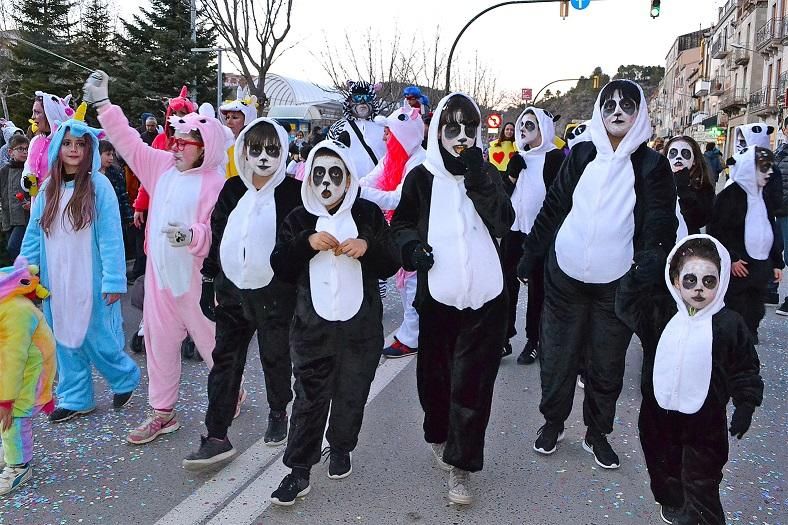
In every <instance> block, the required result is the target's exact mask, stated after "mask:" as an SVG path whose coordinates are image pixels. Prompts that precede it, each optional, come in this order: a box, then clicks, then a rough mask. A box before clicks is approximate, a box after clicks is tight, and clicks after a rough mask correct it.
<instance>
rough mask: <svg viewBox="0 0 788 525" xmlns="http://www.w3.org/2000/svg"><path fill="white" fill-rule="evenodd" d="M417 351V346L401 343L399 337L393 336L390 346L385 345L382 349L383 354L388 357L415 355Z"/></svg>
mask: <svg viewBox="0 0 788 525" xmlns="http://www.w3.org/2000/svg"><path fill="white" fill-rule="evenodd" d="M418 351H419V349H418V348H411V347H409V346H408V345H405V344H402V343H401V342H400V341H399V339H397V338H396V337H395V338H394V342H393V343H391V346H387V347H386V348H384V349H383V355H384V356H385V357H387V358H389V359H397V358H398V357H408V356H409V355H416V353H417V352H418Z"/></svg>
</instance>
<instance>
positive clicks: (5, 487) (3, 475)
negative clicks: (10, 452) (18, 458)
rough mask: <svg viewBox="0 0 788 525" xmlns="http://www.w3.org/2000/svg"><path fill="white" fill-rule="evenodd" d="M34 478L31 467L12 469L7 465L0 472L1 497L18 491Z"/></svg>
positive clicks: (21, 466) (23, 466) (22, 466)
mask: <svg viewBox="0 0 788 525" xmlns="http://www.w3.org/2000/svg"><path fill="white" fill-rule="evenodd" d="M32 477H33V469H32V468H30V465H20V466H16V467H12V466H11V465H6V466H5V467H4V468H3V471H2V472H0V496H3V495H5V494H8V493H9V492H11V491H13V490H16V489H18V488H19V487H20V486H21V485H22V484H23V483H26V482H27V481H29V480H30V478H32Z"/></svg>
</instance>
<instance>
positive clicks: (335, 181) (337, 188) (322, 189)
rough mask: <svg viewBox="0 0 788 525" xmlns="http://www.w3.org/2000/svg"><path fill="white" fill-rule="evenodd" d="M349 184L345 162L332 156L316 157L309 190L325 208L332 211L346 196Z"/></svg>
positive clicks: (310, 176)
mask: <svg viewBox="0 0 788 525" xmlns="http://www.w3.org/2000/svg"><path fill="white" fill-rule="evenodd" d="M349 184H350V178H349V176H348V172H347V167H346V166H345V163H344V162H342V161H341V160H340V159H338V158H336V157H333V156H330V155H321V156H318V157H315V159H314V161H313V162H312V173H310V174H309V189H310V190H312V193H314V194H315V196H316V197H317V198H318V200H319V201H320V202H321V203H323V206H325V207H326V208H327V209H329V210H330V209H332V208H333V207H334V206H335V205H336V204H337V203H339V202H340V201H341V200H342V197H344V196H345V192H346V191H347V188H348V185H349Z"/></svg>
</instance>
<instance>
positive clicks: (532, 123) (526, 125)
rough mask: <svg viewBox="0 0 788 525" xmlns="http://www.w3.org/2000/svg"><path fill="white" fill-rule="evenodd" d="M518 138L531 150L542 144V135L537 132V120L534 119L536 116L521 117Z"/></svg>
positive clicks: (529, 114)
mask: <svg viewBox="0 0 788 525" xmlns="http://www.w3.org/2000/svg"><path fill="white" fill-rule="evenodd" d="M520 138H521V139H522V141H523V144H528V145H529V146H530V147H532V148H536V147H538V146H539V145H540V144H541V143H542V133H541V131H540V130H539V119H537V118H536V115H533V114H531V113H528V114H527V115H525V116H524V117H523V121H522V124H521V127H520Z"/></svg>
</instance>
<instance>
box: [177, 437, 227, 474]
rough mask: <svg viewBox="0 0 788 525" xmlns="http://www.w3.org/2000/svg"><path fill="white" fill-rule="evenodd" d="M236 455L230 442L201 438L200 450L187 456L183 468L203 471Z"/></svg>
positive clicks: (225, 439)
mask: <svg viewBox="0 0 788 525" xmlns="http://www.w3.org/2000/svg"><path fill="white" fill-rule="evenodd" d="M234 455H235V449H234V448H233V446H232V444H230V440H229V439H227V438H226V437H225V438H224V439H216V438H209V437H205V436H200V449H199V450H198V451H197V452H193V453H191V454H189V455H188V456H186V458H185V459H184V460H183V463H182V464H183V468H185V469H186V470H202V469H204V468H207V467H210V466H211V465H215V464H216V463H219V462H221V461H224V460H226V459H230V458H231V457H233V456H234Z"/></svg>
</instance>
